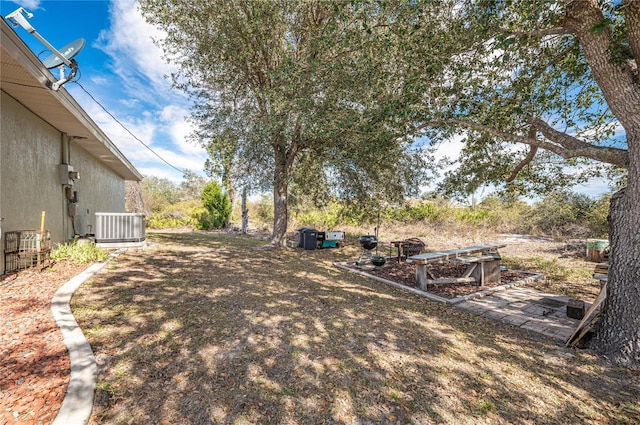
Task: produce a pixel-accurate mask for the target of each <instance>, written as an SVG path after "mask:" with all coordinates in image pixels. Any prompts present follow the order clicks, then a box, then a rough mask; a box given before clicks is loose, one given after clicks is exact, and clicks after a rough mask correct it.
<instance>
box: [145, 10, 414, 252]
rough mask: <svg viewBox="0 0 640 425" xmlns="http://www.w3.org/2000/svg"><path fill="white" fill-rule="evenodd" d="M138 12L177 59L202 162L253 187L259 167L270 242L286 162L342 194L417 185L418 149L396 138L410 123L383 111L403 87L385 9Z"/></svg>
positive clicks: (279, 225)
mask: <svg viewBox="0 0 640 425" xmlns="http://www.w3.org/2000/svg"><path fill="white" fill-rule="evenodd" d="M141 8H142V11H143V14H144V16H145V17H146V18H147V20H149V21H150V22H151V23H153V24H156V25H158V26H160V27H161V28H163V29H164V30H166V31H167V34H168V36H167V38H166V39H165V40H164V41H163V42H162V45H163V47H164V49H165V51H166V52H167V56H168V57H169V58H173V60H175V61H177V62H178V63H179V65H180V69H181V75H180V76H179V77H178V78H177V79H176V82H177V84H178V86H180V87H181V88H184V89H186V90H190V91H191V92H192V93H193V94H194V95H195V98H196V100H197V105H196V108H195V109H194V114H193V118H194V120H195V122H196V124H198V127H199V130H198V134H197V139H198V140H200V141H201V142H202V143H204V144H205V145H208V146H209V147H210V152H211V154H212V156H211V158H212V162H211V164H210V166H211V167H212V169H215V168H218V169H221V170H224V169H225V167H228V166H229V164H232V165H233V164H235V165H237V167H232V168H231V169H232V170H233V169H234V170H235V171H236V174H243V175H245V176H246V175H247V174H249V175H250V176H255V177H256V180H257V181H258V182H263V180H262V179H261V178H260V177H262V173H263V172H264V171H265V170H266V171H267V172H268V173H269V175H270V179H269V180H270V181H269V185H270V186H271V187H273V190H274V197H273V199H274V217H275V218H274V229H273V238H272V240H273V243H275V244H282V243H283V237H284V234H285V232H286V226H287V202H288V200H287V196H288V192H289V190H288V189H289V183H290V181H291V173H292V170H294V168H295V167H300V168H301V170H300V173H304V172H305V170H306V169H307V167H309V168H312V169H313V170H314V171H316V172H318V173H322V175H323V177H320V174H318V176H319V178H318V179H316V180H314V184H320V183H321V182H327V183H329V185H328V186H326V187H327V188H328V189H331V188H337V190H335V195H336V196H342V197H347V198H358V199H378V198H380V197H393V198H396V199H401V198H403V197H404V196H405V195H407V194H410V193H416V192H417V188H418V186H419V184H420V183H422V182H423V181H424V180H425V179H424V178H419V177H418V176H420V175H421V174H423V171H424V168H425V162H424V160H423V157H422V155H417V154H415V153H414V152H410V149H409V147H410V145H411V140H410V139H407V138H404V137H403V136H404V135H405V134H406V133H407V131H406V128H407V127H408V126H410V122H409V121H408V120H407V117H405V116H403V115H402V114H394V113H391V112H392V111H393V110H394V109H396V108H397V107H398V105H401V104H402V102H404V100H403V90H402V86H403V85H404V83H401V82H397V81H396V80H394V79H390V78H389V71H392V69H390V68H389V67H390V66H393V70H397V68H396V65H395V64H394V63H395V61H393V60H391V59H390V58H389V56H392V55H394V54H395V53H396V52H397V50H393V49H391V47H392V44H391V39H392V38H393V37H395V35H394V34H392V33H390V32H389V31H388V25H387V23H388V21H389V19H390V16H389V13H395V12H394V11H389V10H386V9H385V8H382V7H379V6H378V5H377V4H376V3H375V2H372V3H371V4H368V3H362V4H359V3H358V2H353V3H344V2H312V1H279V2H268V1H249V2H228V1H221V0H220V1H204V0H196V1H190V2H170V1H166V0H143V1H141ZM363 31H364V32H365V33H366V34H372V35H371V36H370V37H369V36H368V37H361V35H362V33H363ZM373 33H377V34H378V35H380V38H377V37H374V36H373ZM380 40H386V41H385V43H386V44H387V45H388V46H389V48H390V49H389V50H387V51H386V52H385V55H380V53H381V51H380V48H381V46H380V44H379V42H380ZM382 56H384V58H383V57H382ZM402 63H403V62H401V61H397V64H398V65H400V64H402ZM229 147H231V149H229ZM303 154H304V155H303ZM305 155H306V156H305ZM309 160H311V161H313V162H317V163H318V164H314V165H311V164H310V163H309ZM247 164H248V165H250V166H249V167H246V166H242V165H247ZM227 169H228V168H227ZM247 170H250V171H253V172H249V173H247Z"/></svg>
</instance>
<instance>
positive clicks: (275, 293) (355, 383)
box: [73, 233, 640, 424]
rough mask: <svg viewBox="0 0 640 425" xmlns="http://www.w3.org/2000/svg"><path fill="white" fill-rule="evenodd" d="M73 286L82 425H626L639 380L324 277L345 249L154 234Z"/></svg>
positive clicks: (546, 345)
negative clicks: (94, 362)
mask: <svg viewBox="0 0 640 425" xmlns="http://www.w3.org/2000/svg"><path fill="white" fill-rule="evenodd" d="M150 239H151V241H153V242H154V245H153V246H152V247H151V248H149V249H146V250H144V251H139V252H128V253H126V254H124V255H122V256H120V257H119V258H118V260H117V262H116V263H114V265H112V267H110V268H108V270H105V271H104V272H102V273H99V274H98V275H96V277H94V278H93V279H92V280H90V281H89V282H87V283H85V285H83V286H82V287H81V288H80V290H79V291H78V292H77V293H76V296H75V297H74V298H73V311H74V314H75V315H76V318H77V319H78V321H79V322H80V325H81V326H82V328H83V329H84V330H85V332H86V334H87V337H88V339H89V341H90V343H91V345H92V347H93V349H94V352H95V354H96V357H97V358H99V359H101V362H100V363H101V365H102V366H101V367H100V373H99V382H100V385H99V386H98V388H97V393H96V403H95V406H94V412H93V416H92V419H91V423H93V424H96V423H101V424H117V423H159V424H165V423H166V424H194V423H196V424H201V423H202V424H204V423H214V424H216V423H218V424H270V423H271V424H311V423H347V424H362V423H381V424H383V423H393V424H395V423H401V424H409V423H415V424H429V423H451V424H454V423H455V424H476V423H479V422H482V423H495V424H507V423H519V424H556V423H557V424H566V423H587V424H600V423H638V422H640V408H639V407H638V403H637V402H638V398H639V397H640V386H639V384H638V382H640V376H638V373H635V372H630V371H627V370H624V369H618V368H613V367H611V366H609V365H608V364H607V363H605V362H604V361H603V360H601V359H599V358H597V357H595V356H592V355H591V354H589V353H588V352H585V351H577V350H573V349H566V348H564V347H562V346H559V345H557V344H556V343H555V342H554V341H552V340H549V339H547V338H545V337H543V336H540V335H537V334H532V333H529V332H527V331H524V330H521V329H519V328H515V327H511V326H509V325H506V324H501V323H496V322H489V321H487V320H485V319H483V318H481V317H478V316H474V315H473V314H471V313H467V312H465V311H461V310H458V309H455V308H453V307H450V306H446V305H442V304H439V303H434V302H430V301H428V300H426V299H424V298H422V297H418V296H414V295H411V294H408V293H406V292H404V291H401V290H398V289H395V288H392V287H389V286H386V285H384V284H380V283H377V282H374V281H370V280H367V279H364V278H362V277H359V276H356V275H353V274H351V273H347V272H343V271H341V270H339V269H337V268H335V267H333V265H332V264H333V262H334V261H338V260H345V259H350V258H353V257H354V255H357V254H358V253H359V252H358V251H359V249H358V248H357V246H354V245H349V246H347V247H345V248H341V249H331V250H321V251H303V250H293V249H289V250H269V249H265V248H264V246H263V245H264V243H263V242H260V241H256V240H254V239H249V238H243V237H239V236H230V235H225V234H221V233H190V234H155V235H150Z"/></svg>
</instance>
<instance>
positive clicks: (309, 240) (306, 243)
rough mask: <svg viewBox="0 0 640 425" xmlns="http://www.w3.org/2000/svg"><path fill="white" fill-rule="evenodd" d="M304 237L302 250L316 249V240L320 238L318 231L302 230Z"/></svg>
mask: <svg viewBox="0 0 640 425" xmlns="http://www.w3.org/2000/svg"><path fill="white" fill-rule="evenodd" d="M300 234H301V236H302V248H304V249H306V250H312V249H316V239H317V238H318V231H317V230H316V229H312V228H304V229H300Z"/></svg>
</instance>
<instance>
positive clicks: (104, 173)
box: [0, 92, 125, 273]
mask: <svg viewBox="0 0 640 425" xmlns="http://www.w3.org/2000/svg"><path fill="white" fill-rule="evenodd" d="M1 94H2V97H1V99H0V102H1V103H0V217H3V218H4V221H3V222H2V232H3V233H4V232H6V231H11V230H38V229H39V228H40V220H41V214H42V211H45V228H46V229H48V230H49V231H50V232H51V239H52V242H53V243H54V245H55V243H58V242H64V241H67V240H69V239H71V238H73V235H74V228H73V226H72V221H71V218H70V217H69V215H68V213H67V211H68V202H67V199H66V196H65V191H64V186H63V185H62V183H61V182H60V171H59V165H60V164H61V163H62V162H63V144H64V143H66V140H67V138H66V136H64V135H63V134H61V133H60V132H59V131H58V130H56V129H55V128H53V127H51V126H50V125H49V124H47V123H46V122H45V121H43V120H42V119H40V118H39V117H37V116H35V115H34V114H33V113H31V112H30V111H28V110H27V109H25V108H24V107H23V106H22V105H21V104H19V103H18V102H16V101H15V100H14V99H13V98H11V97H10V96H8V95H7V94H6V93H4V92H2V93H1ZM69 158H70V162H69V163H70V164H71V165H72V166H73V167H74V169H75V170H77V171H79V172H80V179H79V180H77V181H76V182H75V184H74V186H73V190H75V191H78V195H79V196H78V198H79V202H78V204H77V211H78V214H77V216H76V218H75V222H74V224H75V233H77V234H80V235H84V234H86V233H88V225H92V226H93V229H92V231H94V230H95V223H94V220H95V218H94V213H95V212H124V210H125V183H124V180H123V179H122V177H120V176H118V175H117V174H115V173H114V172H113V171H111V170H110V169H109V168H107V167H106V166H105V165H104V164H102V163H101V162H100V161H98V160H97V159H96V158H94V157H92V156H91V155H90V154H89V153H88V152H87V151H85V150H84V149H83V148H82V140H78V141H71V142H70V143H69ZM0 246H1V247H2V249H1V250H0V273H3V272H4V237H3V238H2V240H1V241H0Z"/></svg>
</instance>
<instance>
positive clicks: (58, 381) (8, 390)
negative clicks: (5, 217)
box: [0, 264, 87, 425]
mask: <svg viewBox="0 0 640 425" xmlns="http://www.w3.org/2000/svg"><path fill="white" fill-rule="evenodd" d="M86 267H87V266H86V265H84V266H77V265H73V264H64V265H62V264H59V265H54V266H52V267H50V268H47V269H44V270H42V271H41V270H39V269H37V268H33V269H29V270H23V271H21V272H19V273H15V274H10V275H0V358H1V359H2V362H1V363H0V424H2V425H5V424H27V425H31V424H34V425H35V424H42V425H45V424H49V423H51V422H52V421H53V420H54V419H55V417H56V415H57V414H58V411H59V410H60V406H61V405H62V400H63V399H64V396H65V393H66V390H67V385H68V384H69V373H70V371H69V355H68V352H67V347H66V346H65V344H64V342H63V339H62V333H61V332H60V328H59V327H58V325H57V324H56V322H55V320H54V319H53V316H52V315H51V299H52V298H53V294H55V292H56V291H57V290H58V288H60V286H62V285H63V284H64V283H65V282H67V281H68V280H69V279H71V278H72V277H73V276H75V275H77V274H78V273H80V272H81V271H82V270H84V269H85V268H86Z"/></svg>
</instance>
